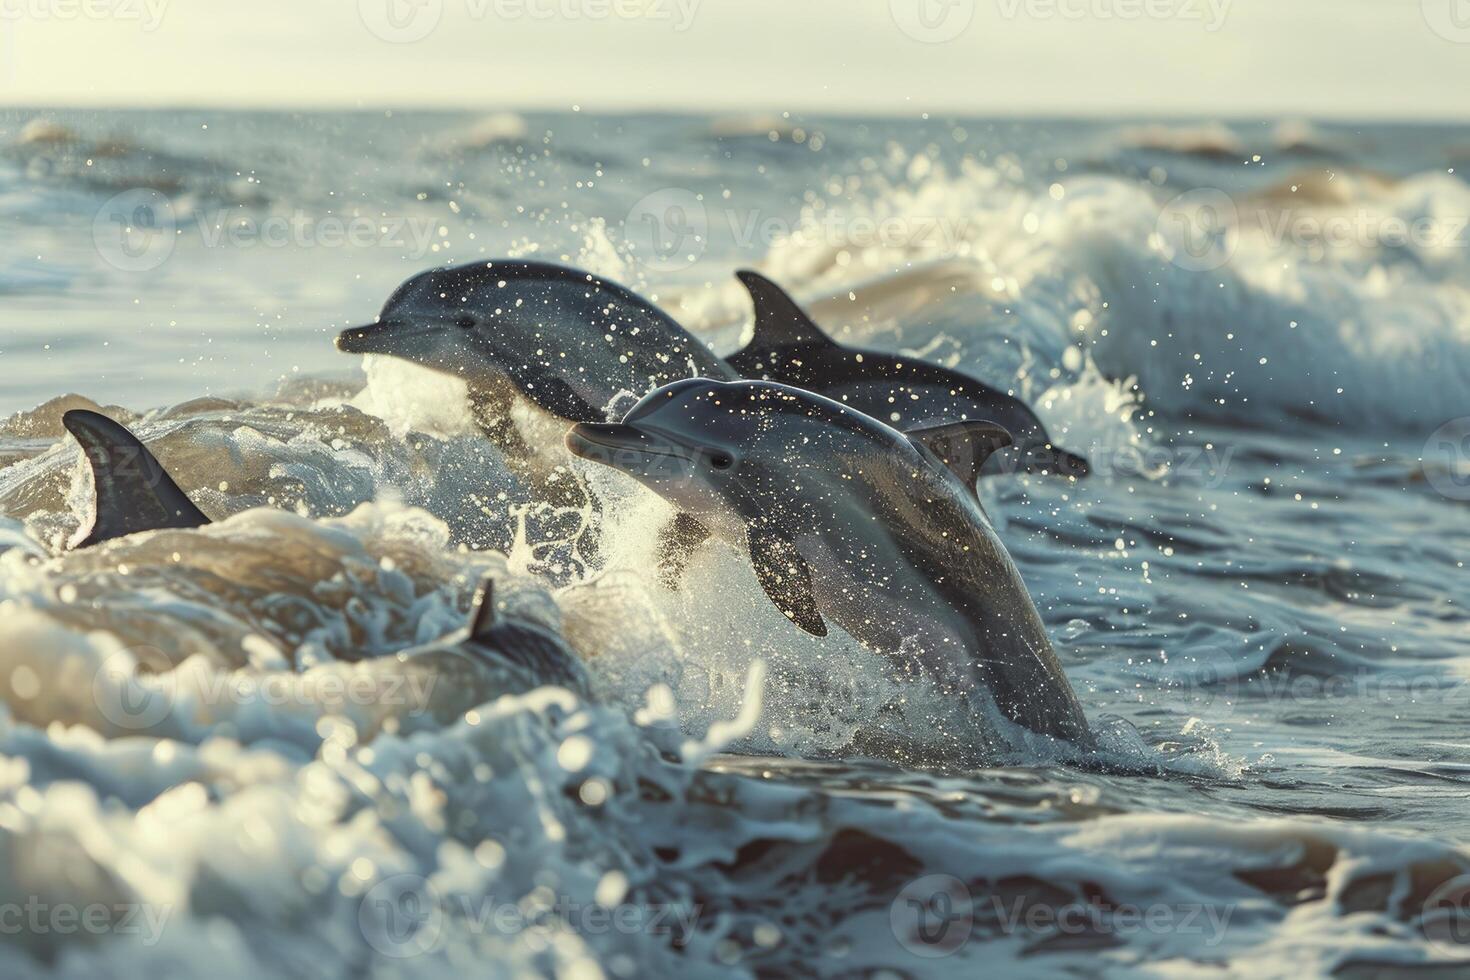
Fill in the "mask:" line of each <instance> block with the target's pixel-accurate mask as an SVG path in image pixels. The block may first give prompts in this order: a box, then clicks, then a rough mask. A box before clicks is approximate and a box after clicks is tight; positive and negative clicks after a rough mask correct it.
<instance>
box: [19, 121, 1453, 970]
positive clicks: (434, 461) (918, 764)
mask: <svg viewBox="0 0 1470 980" xmlns="http://www.w3.org/2000/svg"><path fill="white" fill-rule="evenodd" d="M1466 168H1470V130H1466V129H1465V128H1448V127H1431V126H1408V125H1395V124H1389V123H1374V124H1364V125H1345V124H1333V125H1327V124H1321V125H1314V124H1311V123H1308V122H1304V121H1295V120H1269V121H1234V122H1225V123H1222V122H1215V121H1210V120H1189V121H1172V122H1166V123H1160V122H1157V121H1148V120H1123V119H1120V120H1103V121H1086V122H1083V121H1062V120H1051V121H1046V120H1026V121H1021V120H986V119H950V118H938V117H934V118H922V119H919V118H911V119H857V118H796V117H788V116H781V115H775V116H770V117H765V116H751V117H718V118H716V117H697V116H672V115H652V114H650V115H624V116H589V115H587V114H583V113H572V112H568V113H561V114H526V115H524V116H521V115H515V114H511V113H497V114H492V115H482V114H476V113H426V112H404V111H398V112H392V113H388V112H358V113H247V112H235V113H232V112H221V111H208V112H205V111H197V112H196V111H150V112H108V113H94V112H80V111H50V110H46V109H43V108H38V109H35V110H25V111H21V110H8V111H5V112H3V113H0V212H3V218H4V225H3V235H0V378H3V383H0V416H3V421H0V945H3V947H4V948H3V949H0V958H3V962H4V964H5V965H4V973H5V974H6V975H7V976H16V977H23V976H51V975H67V976H78V977H102V976H116V977H131V976H152V977H169V976H176V975H177V976H199V975H208V976H214V977H219V978H224V977H236V976H238V977H257V976H262V975H281V976H292V977H298V976H299V977H318V976H382V977H396V976H406V977H437V976H446V975H457V976H501V975H504V976H521V975H527V974H541V975H556V976H563V977H569V978H597V977H609V978H613V977H627V978H634V977H654V976H681V977H685V976H687V977H741V976H760V977H777V976H789V975H800V976H821V977H878V976H885V977H887V976H892V977H931V976H932V977H956V976H963V977H974V976H987V977H1000V976H1023V977H1033V976H1034V977H1052V976H1079V977H1080V976H1111V977H1135V976H1145V977H1173V976H1179V977H1184V976H1189V977H1194V976H1222V977H1235V976H1239V977H1278V976H1290V977H1296V978H1300V977H1309V976H1341V977H1350V978H1368V977H1378V976H1385V977H1387V976H1404V977H1434V978H1439V977H1459V976H1470V822H1467V817H1470V683H1467V682H1470V616H1467V603H1470V575H1467V573H1466V570H1465V567H1464V562H1465V558H1466V555H1467V554H1470V507H1467V503H1470V423H1467V421H1466V416H1467V415H1470V231H1467V227H1466V225H1467V217H1470V186H1467V183H1466V181H1465V177H1464V174H1465V172H1466ZM500 256H535V257H538V258H542V259H549V260H553V261H562V262H566V263H570V264H573V265H577V266H580V267H584V268H586V269H589V270H592V271H595V272H597V273H599V274H601V275H604V276H608V277H610V278H612V279H615V280H617V281H620V282H622V283H624V284H625V285H627V286H629V287H630V288H633V289H635V290H637V291H639V292H641V293H643V294H644V295H646V296H648V297H650V298H653V299H655V300H656V301H657V302H659V303H660V304H661V305H662V306H663V307H664V308H665V309H666V310H668V311H669V312H670V313H671V314H672V315H673V316H675V317H676V318H677V319H679V320H680V321H681V322H682V323H684V324H685V325H686V326H688V327H689V328H690V329H691V330H693V331H694V332H695V333H696V334H698V335H699V336H700V337H701V338H703V339H705V340H706V341H707V342H708V343H709V344H711V345H712V346H713V347H714V348H715V349H716V350H718V351H720V352H728V351H731V350H734V349H735V348H737V347H738V346H739V345H740V344H741V342H742V335H743V334H745V333H747V332H748V330H749V321H750V313H749V307H748V300H747V298H746V296H745V294H744V292H743V290H742V289H741V287H740V286H739V284H738V282H737V281H736V280H735V278H734V276H733V272H734V271H735V270H736V269H737V268H741V267H750V268H755V269H758V270H760V271H762V272H764V273H766V274H767V275H769V276H771V277H772V278H774V279H776V280H777V281H778V282H781V283H783V284H784V285H785V286H787V287H788V288H789V289H790V290H791V291H792V292H793V294H795V295H796V296H798V297H799V298H800V299H801V300H802V301H803V302H804V303H805V304H806V305H807V306H808V308H809V309H810V310H811V311H812V313H813V315H814V316H815V318H816V319H817V320H818V321H819V322H820V323H821V324H822V325H823V326H824V327H825V328H827V329H828V330H829V331H830V332H831V333H832V334H833V335H834V336H836V337H838V338H839V339H841V340H844V341H847V342H852V343H861V344H863V345H866V346H871V347H879V348H885V349H891V350H897V351H903V352H907V353H909V354H912V355H913V356H922V357H925V358H928V359H931V360H934V361H936V362H940V363H943V364H946V365H949V366H952V367H956V368H960V369H963V370H965V371H968V372H971V373H973V374H975V375H976V376H978V377H980V378H982V379H984V380H985V381H987V382H989V383H990V384H992V385H995V386H998V387H1002V388H1005V389H1008V390H1013V391H1015V392H1016V393H1018V394H1020V395H1022V396H1023V397H1025V398H1026V399H1028V400H1029V401H1030V403H1031V404H1032V405H1033V406H1034V407H1035V409H1036V410H1037V412H1038V414H1039V415H1040V416H1041V417H1042V418H1043V420H1044V421H1045V422H1046V423H1047V425H1048V426H1049V428H1050V430H1051V432H1052V434H1053V436H1054V438H1055V440H1056V441H1057V442H1058V443H1059V444H1061V445H1063V446H1065V447H1067V448H1068V449H1071V450H1074V451H1076V452H1080V453H1082V454H1083V455H1086V456H1088V457H1089V458H1090V459H1091V460H1092V462H1093V467H1094V474H1093V475H1092V476H1091V477H1089V478H1087V479H1084V480H1081V481H1067V480H1061V479H1057V478H1052V477H1046V476H1029V475H996V476H990V477H986V478H985V479H983V480H982V481H981V485H980V491H981V497H982V500H983V502H984V504H985V507H986V509H987V510H988V512H989V514H990V517H991V519H992V520H993V521H994V523H995V526H996V529H997V531H998V533H999V535H1000V537H1001V539H1002V540H1003V541H1004V543H1005V544H1006V546H1007V547H1008V548H1009V550H1010V551H1011V554H1012V555H1013V557H1014V558H1015V561H1016V563H1017V565H1018V566H1019V568H1020V570H1021V572H1022V575H1023V577H1024V578H1025V580H1026V583H1027V585H1028V586H1029V588H1030V590H1031V592H1032V595H1033V596H1034V597H1035V600H1036V603H1037V606H1038V607H1039V609H1040V610H1041V613H1042V616H1043V618H1044V620H1045V622H1046V624H1047V626H1048V629H1049V630H1050V633H1051V636H1052V639H1053V642H1054V644H1055V646H1056V649H1057V653H1058V656H1059V657H1060V659H1061V662H1062V664H1063V666H1064V667H1065V669H1066V672H1067V674H1068V676H1069V677H1070V679H1071V681H1072V684H1073V685H1074V686H1075V688H1076V690H1077V693H1078V696H1079V697H1080V699H1081V702H1082V704H1083V706H1084V708H1085V710H1086V713H1087V715H1088V718H1089V720H1090V723H1091V724H1092V726H1093V728H1094V729H1095V730H1097V731H1098V733H1099V739H1098V747H1097V748H1096V749H1095V750H1091V751H1087V752H1082V751H1078V750H1075V749H1067V748H1065V747H1060V746H1053V747H1041V748H1032V749H1028V750H1026V751H1019V750H1018V751H1006V752H998V753H996V754H995V755H994V757H993V758H987V759H985V760H983V761H984V764H983V766H982V767H980V768H976V767H975V765H974V761H973V759H966V760H963V761H962V760H960V759H958V758H956V757H955V754H954V752H953V751H952V742H951V740H950V739H947V738H946V731H945V725H944V723H943V721H942V720H938V719H942V718H943V717H944V712H945V708H946V706H945V705H944V704H942V703H938V702H939V701H941V700H942V699H941V698H940V695H939V694H938V693H937V692H934V691H929V690H926V689H925V688H924V687H923V684H922V682H918V681H910V682H907V683H903V684H900V683H899V682H897V681H895V680H894V679H893V677H892V675H891V673H890V672H889V671H888V670H887V669H885V668H886V665H885V663H884V662H882V660H881V659H880V658H879V657H877V655H875V654H873V653H871V652H869V651H867V650H865V649H864V648H863V647H861V646H860V645H859V644H857V643H856V642H855V641H853V640H852V639H850V638H848V637H846V636H845V635H843V634H842V633H841V632H840V631H837V630H834V631H833V634H832V635H831V636H829V637H827V638H825V639H820V640H819V639H816V638H813V637H809V636H807V635H805V634H803V633H801V632H799V631H798V630H797V629H796V628H795V627H793V626H792V625H791V624H790V623H788V622H787V621H786V620H785V619H784V617H783V616H782V615H781V614H780V613H779V612H777V611H776V610H775V609H774V608H773V607H772V606H771V604H770V603H769V602H768V601H767V600H766V599H765V597H764V595H763V594H762V592H761V591H760V588H759V586H758V585H757V583H756V581H755V578H754V576H753V575H752V574H751V572H750V570H749V566H748V562H747V561H746V560H745V559H744V558H742V557H741V556H739V555H736V554H735V553H733V552H732V551H730V550H728V549H726V548H724V547H723V546H720V545H709V546H706V547H704V548H702V549H700V550H699V551H698V552H696V553H695V554H694V555H693V556H692V557H691V565H690V568H689V572H688V576H687V579H686V581H685V583H684V584H683V586H682V587H681V588H680V589H679V590H677V591H670V590H669V589H667V588H665V587H664V586H663V585H661V584H660V582H659V579H658V576H657V575H656V574H655V572H654V562H653V552H654V547H655V535H656V531H657V529H658V528H659V527H660V526H661V525H662V523H663V522H664V520H665V519H666V518H667V517H668V513H669V512H668V510H667V507H666V505H664V504H663V503H662V502H660V501H658V500H657V499H655V498H653V497H652V496H651V495H649V494H648V493H647V492H646V491H643V490H641V489H639V488H637V487H635V486H633V485H632V484H631V483H630V482H628V481H626V480H625V479H624V478H622V477H621V476H620V475H619V474H616V473H613V472H611V471H595V470H592V469H590V468H588V466H587V465H585V464H582V463H580V462H575V463H574V462H573V461H571V460H570V459H562V458H560V457H557V456H556V454H557V453H558V452H559V448H558V447H559V446H560V431H559V430H558V429H557V427H555V426H550V425H548V423H547V420H546V419H545V418H544V417H537V416H536V413H535V412H534V411H532V410H530V409H529V408H518V409H517V412H518V415H517V419H518V423H519V424H521V425H522V426H523V428H524V429H525V431H526V432H527V433H528V435H529V437H530V438H531V440H532V442H533V443H534V444H536V445H537V446H539V447H541V448H542V450H543V451H544V453H545V454H547V455H548V456H549V457H550V458H552V460H553V463H554V464H556V465H566V466H572V467H574V468H575V469H576V471H577V472H578V473H579V474H580V476H581V477H582V478H583V479H584V480H585V481H586V482H587V484H588V485H589V486H590V487H591V489H592V493H593V495H594V496H595V497H596V499H597V502H598V505H599V506H597V507H591V508H571V507H567V506H565V505H557V504H553V503H551V502H548V501H544V500H538V499H537V497H536V494H535V491H534V490H533V488H532V487H531V486H530V485H529V484H528V483H526V482H525V481H524V480H523V479H522V477H521V476H519V475H518V473H520V472H521V471H519V470H517V469H515V468H513V467H511V466H508V465H507V462H506V460H504V459H503V458H502V457H501V456H500V455H499V453H498V452H497V450H495V449H494V448H493V447H492V446H491V445H490V444H489V443H488V442H487V441H486V440H485V439H484V438H483V436H482V435H481V434H480V432H479V430H477V429H476V427H475V425H474V423H473V421H472V419H471V418H470V414H469V412H468V410H467V407H466V400H465V392H464V389H463V386H462V385H461V384H460V383H459V382H457V381H454V380H452V379H449V378H446V377H442V376H438V375H435V374H432V373H429V372H427V371H424V370H422V369H418V368H413V367H410V366H407V365H404V364H401V363H398V362H395V361H392V360H388V359H383V358H369V359H361V358H356V357H351V356H348V355H345V354H341V353H338V352H337V351H336V350H335V349H334V348H333V345H332V338H333V337H334V336H335V334H336V332H337V331H339V330H341V329H342V328H344V327H347V326H351V325H354V324H357V323H364V322H370V321H371V320H372V319H373V317H374V316H375V314H376V313H377V311H378V308H379V307H380V306H381V304H382V302H383V301H384V300H385V299H386V298H387V296H388V294H389V293H390V292H391V291H392V290H393V288H394V287H395V286H397V285H398V283H399V282H400V281H402V280H403V279H405V278H407V277H408V276H410V275H412V274H414V273H416V272H418V271H421V270H423V269H425V268H428V267H431V266H434V265H440V264H450V263H459V262H467V261H471V260H474V259H482V258H493V257H500ZM89 406H93V407H101V408H102V410H104V411H106V412H107V413H108V414H111V415H112V416H113V417H115V418H117V419H119V420H120V421H123V422H125V423H127V424H128V425H130V426H131V427H133V428H134V430H135V431H136V432H137V433H138V434H139V435H140V437H141V438H143V439H144V440H145V442H147V443H148V444H149V445H150V446H151V447H153V448H154V450H155V451H156V452H157V454H158V456H159V457H160V459H161V460H162V461H163V462H164V464H165V465H166V466H167V467H168V468H169V470H170V471H171V472H172V473H173V474H174V476H175V478H176V480H177V481H178V483H179V484H180V485H181V486H182V487H183V488H184V489H185V490H187V491H188V492H189V493H190V495H191V496H192V497H193V499H194V500H195V501H196V502H197V503H198V505H199V506H200V507H201V508H202V509H203V510H204V511H205V512H206V513H207V514H209V515H210V516H211V517H212V518H214V519H215V521H216V523H214V524H212V525H210V526H208V527H205V528H201V529H197V530H188V531H163V532H158V533H152V534H141V535H135V536H132V537H129V538H125V539H121V540H118V541H116V542H114V543H110V544H107V545H105V546H102V547H97V548H92V549H86V550H81V551H74V552H71V551H68V550H67V548H66V542H67V540H68V539H69V538H70V537H71V536H72V534H73V533H74V532H75V531H76V530H77V528H78V526H79V525H81V524H82V523H83V522H84V521H85V520H86V519H87V516H88V514H89V512H90V509H91V506H92V499H91V489H90V484H89V483H88V481H87V479H86V475H85V470H84V468H83V464H82V460H81V456H80V453H79V450H78V448H77V446H76V444H75V443H74V442H73V441H72V440H71V439H70V437H69V436H67V435H66V433H65V431H64V430H63V429H62V428H61V426H60V415H61V412H62V411H64V410H65V409H67V408H71V407H89ZM589 525H596V527H595V530H596V531H597V532H598V538H599V540H600V547H599V548H598V550H597V552H596V553H595V554H589V553H587V552H586V550H585V549H584V548H583V547H582V546H581V544H580V543H579V542H581V541H583V540H585V534H584V532H585V531H586V530H587V528H588V526H589ZM487 574H489V575H493V576H494V578H495V581H496V589H497V598H498V600H499V601H500V602H502V603H503V604H504V607H505V615H513V616H522V617H526V618H529V619H532V620H534V621H536V622H539V623H542V624H544V625H546V626H548V627H549V628H551V629H553V630H555V631H557V632H558V634H559V635H561V636H563V637H564V638H565V639H566V640H567V642H568V643H569V644H570V645H571V647H572V648H573V649H575V650H576V651H577V653H578V654H579V655H580V656H581V657H582V658H583V659H584V660H585V662H586V663H587V665H588V667H589V670H590V671H591V673H592V676H593V682H594V688H595V691H594V695H595V696H594V698H592V699H591V700H589V701H586V702H584V701H580V700H578V699H576V698H575V697H573V696H571V695H570V694H568V693H567V692H565V691H561V690H559V689H554V688H540V689H536V690H532V691H523V692H519V693H509V694H506V695H505V696H503V697H499V698H496V699H493V700H491V701H488V702H486V703H485V704H482V705H480V706H478V707H476V708H474V709H473V710H470V711H468V712H464V711H462V710H458V709H456V710H454V711H448V710H439V711H437V712H436V711H435V708H436V706H437V707H439V708H441V709H445V706H447V705H450V704H457V703H458V702H457V701H456V697H457V696H458V695H459V694H460V693H461V692H459V691H458V690H456V689H455V686H454V683H453V679H452V678H449V679H445V678H438V677H436V675H434V674H433V673H432V672H430V673H427V674H426V673H425V672H424V671H423V670H421V669H419V668H417V667H416V666H415V664H416V661H415V658H413V657H401V656H398V654H400V653H401V652H402V651H404V650H405V649H408V648H411V647H414V646H415V645H420V644H425V643H431V642H433V641H436V640H438V639H439V638H440V637H443V636H445V635H446V634H450V633H452V631H454V630H456V629H458V628H460V627H461V626H463V625H464V623H465V617H466V614H467V610H468V608H469V604H470V601H471V597H472V594H473V593H474V590H475V588H476V586H477V584H478V583H479V582H480V581H481V579H482V578H484V577H485V576H486V575H487ZM441 680H442V681H443V683H444V687H442V688H440V687H438V686H437V685H438V683H439V682H440V681H441ZM895 706H897V708H895ZM877 729H884V730H885V731H881V732H879V734H884V735H888V736H894V737H899V738H902V739H903V740H904V742H905V744H907V745H909V746H910V747H911V751H909V752H908V753H906V755H905V756H904V759H905V760H906V761H901V762H900V761H896V760H893V759H883V758H863V757H861V756H859V755H858V753H857V751H856V750H855V749H854V745H855V744H873V740H872V739H871V738H870V736H871V735H873V734H874V731H875V730H877Z"/></svg>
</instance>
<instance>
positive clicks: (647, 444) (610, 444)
mask: <svg viewBox="0 0 1470 980" xmlns="http://www.w3.org/2000/svg"><path fill="white" fill-rule="evenodd" d="M652 448H653V440H651V439H649V438H648V436H646V435H644V434H643V433H642V432H640V431H639V430H637V429H635V428H634V427H633V426H631V425H623V424H622V423H621V422H578V423H577V424H576V425H574V426H572V428H571V430H570V431H568V432H567V449H569V450H571V452H572V455H574V456H580V457H582V458H583V459H590V460H593V461H594V462H598V463H607V462H609V460H610V459H611V457H612V455H613V454H616V453H620V452H625V451H627V450H634V451H635V452H636V451H638V450H644V451H647V450H649V449H652Z"/></svg>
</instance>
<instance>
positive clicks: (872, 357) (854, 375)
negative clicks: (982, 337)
mask: <svg viewBox="0 0 1470 980" xmlns="http://www.w3.org/2000/svg"><path fill="white" fill-rule="evenodd" d="M735 275H736V276H737V277H738V278H739V279H740V281H741V283H743V284H744V286H745V288H746V289H747V290H748V291H749V292H750V298H751V300H752V301H753V302H754V304H755V334H754V336H753V337H752V339H751V341H750V343H749V344H748V345H747V346H746V347H745V348H744V349H743V350H740V351H738V352H737V353H735V354H732V355H730V356H729V357H727V358H725V360H726V361H727V362H728V363H729V364H730V366H731V367H733V368H734V369H735V370H736V371H738V372H740V375H741V377H745V378H765V379H768V380H770V381H779V382H781V383H782V384H788V385H793V386H795V387H797V388H805V389H806V390H807V391H815V392H816V393H817V394H819V395H826V396H827V397H828V398H831V399H833V400H834V401H839V402H842V403H843V404H844V405H851V406H852V407H853V408H855V409H857V410H858V411H860V412H863V413H864V414H866V415H871V416H872V417H874V418H876V419H882V420H883V421H885V422H889V423H891V424H893V425H895V426H898V427H900V428H907V427H909V426H913V425H916V424H926V423H933V422H936V421H941V420H942V421H947V422H958V421H963V420H965V419H988V420H989V421H992V422H998V423H999V424H1000V425H1002V426H1004V427H1005V428H1006V430H1007V431H1009V432H1010V433H1011V435H1012V437H1013V438H1014V439H1015V440H1016V449H1017V450H1018V451H1019V452H1020V453H1021V464H1022V468H1024V469H1026V470H1029V471H1032V472H1053V473H1057V474H1060V475H1061V476H1086V475H1087V473H1088V470H1089V467H1088V464H1087V460H1085V459H1083V458H1082V457H1081V456H1078V455H1076V454H1075V453H1070V452H1067V451H1066V450H1065V449H1060V448H1057V447H1056V446H1054V445H1052V442H1051V437H1050V436H1048V435H1047V433H1046V429H1045V427H1043V426H1042V424H1041V420H1040V419H1038V418H1037V417H1036V413H1035V412H1033V411H1031V409H1030V408H1028V407H1027V406H1026V403H1025V402H1023V401H1021V400H1020V399H1019V398H1016V397H1014V396H1012V395H1008V394H1006V393H1005V392H1003V391H997V390H996V389H994V388H992V387H990V386H989V385H986V384H983V383H981V382H979V381H977V380H975V379H974V378H972V377H970V376H969V375H967V374H961V373H960V372H959V371H952V370H950V369H949V368H944V367H940V366H939V365H937V364H931V363H929V362H928V361H924V360H921V359H919V358H916V357H900V356H897V355H894V354H889V353H886V352H884V351H875V350H867V349H861V348H856V347H845V346H843V345H841V344H839V343H837V341H835V340H833V339H832V338H831V337H828V336H827V335H826V334H825V333H823V332H822V329H821V328H820V327H818V326H817V325H816V324H815V323H814V322H812V319H811V317H809V316H807V315H806V313H805V312H804V311H803V310H802V309H801V307H800V306H798V305H797V304H796V302H795V301H794V300H793V299H792V298H791V297H790V296H789V295H787V293H786V291H785V290H783V289H782V288H781V287H780V286H778V285H776V284H775V283H774V282H772V281H771V280H769V279H767V278H766V277H765V276H763V275H761V274H760V273H758V272H752V271H751V270H749V269H742V270H741V271H739V272H737V273H735Z"/></svg>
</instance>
